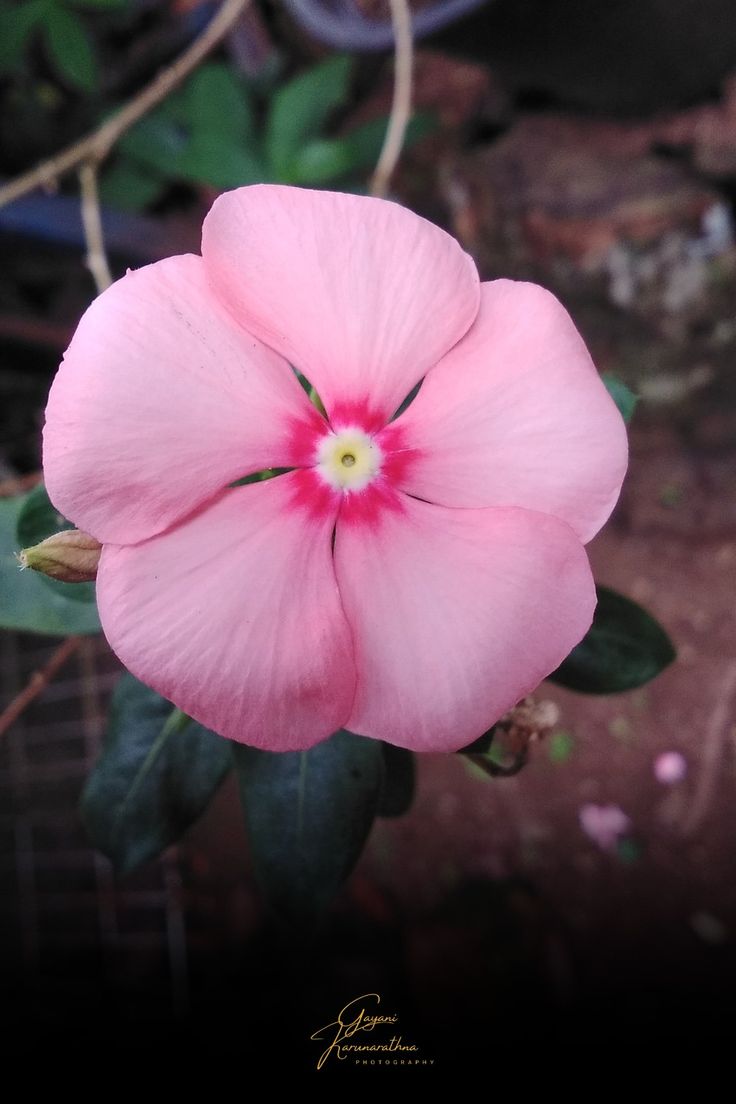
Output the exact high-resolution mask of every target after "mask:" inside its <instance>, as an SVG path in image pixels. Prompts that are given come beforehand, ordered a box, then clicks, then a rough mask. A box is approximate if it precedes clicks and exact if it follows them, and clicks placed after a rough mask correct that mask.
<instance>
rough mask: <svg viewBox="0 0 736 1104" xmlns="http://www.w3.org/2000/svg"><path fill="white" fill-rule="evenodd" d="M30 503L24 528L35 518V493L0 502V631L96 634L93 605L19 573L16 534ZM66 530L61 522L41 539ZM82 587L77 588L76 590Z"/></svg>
mask: <svg viewBox="0 0 736 1104" xmlns="http://www.w3.org/2000/svg"><path fill="white" fill-rule="evenodd" d="M32 496H33V498H32ZM29 500H30V501H31V506H30V507H28V509H29V511H30V512H29V513H28V514H26V516H25V520H24V525H26V524H30V520H29V519H30V517H31V515H34V516H37V515H36V506H37V505H38V504H39V500H40V495H39V494H38V492H37V491H31V493H30V494H29V495H23V496H19V497H18V498H4V499H0V628H3V629H16V630H19V631H22V632H37V633H45V634H48V635H50V636H67V635H68V634H70V633H95V632H99V630H100V622H99V618H98V616H97V609H96V607H95V605H94V604H93V603H91V602H89V601H79V598H78V596H77V595H76V594H75V595H74V596H73V597H72V596H70V591H71V590H72V587H71V584H68V583H58V582H54V580H50V579H44V578H42V577H41V576H40V575H37V574H36V573H35V572H33V571H21V570H20V567H19V565H18V560H17V553H18V552H19V551H20V549H21V547H22V545H23V544H24V543H25V542H22V541H19V540H18V536H17V530H18V525H19V523H20V520H21V517H22V516H23V514H24V511H25V508H26V506H27V504H28V502H29ZM47 501H48V500H47ZM34 503H35V505H34ZM56 517H57V518H58V517H59V515H56ZM65 527H68V523H66V522H64V519H63V518H61V524H59V523H58V522H57V523H56V525H55V526H52V528H50V529H48V531H46V532H45V533H44V534H43V536H50V534H51V533H52V532H58V530H59V529H60V528H65ZM24 531H25V529H24ZM85 585H86V584H78V586H79V587H84V586H85Z"/></svg>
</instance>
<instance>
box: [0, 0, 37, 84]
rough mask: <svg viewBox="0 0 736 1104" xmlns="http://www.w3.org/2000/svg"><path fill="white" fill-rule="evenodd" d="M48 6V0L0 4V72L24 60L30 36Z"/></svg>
mask: <svg viewBox="0 0 736 1104" xmlns="http://www.w3.org/2000/svg"><path fill="white" fill-rule="evenodd" d="M48 7H49V4H48V0H30V3H28V4H2V5H0V72H7V71H8V70H9V69H12V68H13V66H14V65H17V63H18V62H19V61H21V60H22V58H23V54H24V53H25V49H26V47H27V45H28V42H29V40H30V37H31V35H32V34H33V31H34V30H35V29H36V27H37V26H38V24H39V23H40V22H41V20H42V19H43V18H44V16H45V15H46V12H47V11H48Z"/></svg>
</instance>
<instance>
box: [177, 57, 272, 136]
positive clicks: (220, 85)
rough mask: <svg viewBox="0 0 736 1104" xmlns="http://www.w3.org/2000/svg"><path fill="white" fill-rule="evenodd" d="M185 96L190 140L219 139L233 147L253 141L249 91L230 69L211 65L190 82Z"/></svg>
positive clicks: (253, 130)
mask: <svg viewBox="0 0 736 1104" xmlns="http://www.w3.org/2000/svg"><path fill="white" fill-rule="evenodd" d="M184 95H185V102H186V109H187V120H188V122H189V125H190V128H191V133H192V137H193V139H194V140H195V141H196V140H197V139H198V138H199V137H202V136H209V137H214V136H216V137H218V138H221V139H224V140H226V141H227V142H231V143H233V144H234V145H242V144H243V143H244V142H246V143H249V144H250V143H252V142H254V141H255V136H256V130H255V116H254V112H253V103H252V101H251V98H250V94H249V92H248V89H247V88H246V86H245V85H244V84H243V82H242V81H240V80H238V78H237V77H236V76H235V73H234V72H233V70H232V69H231V68H230V66H229V65H226V64H224V63H223V62H210V64H209V65H205V66H203V67H202V68H201V69H199V70H197V72H196V73H195V74H194V75H193V76H192V77H191V78H190V80H189V81H188V82H187V84H186V85H185V86H184Z"/></svg>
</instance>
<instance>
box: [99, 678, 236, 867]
mask: <svg viewBox="0 0 736 1104" xmlns="http://www.w3.org/2000/svg"><path fill="white" fill-rule="evenodd" d="M231 766H232V760H231V756H230V745H229V742H228V741H227V740H224V739H223V738H222V737H221V736H217V735H216V734H215V733H214V732H210V731H209V729H206V728H203V727H202V725H200V724H197V723H196V721H193V720H192V719H191V718H190V717H187V716H186V715H185V714H184V713H182V712H180V710H178V709H174V707H173V706H172V705H171V703H170V702H168V701H166V700H165V699H164V698H162V697H161V696H160V695H159V694H157V693H156V692H155V691H153V690H149V689H148V687H147V686H144V685H143V684H142V683H140V682H138V680H137V679H134V678H133V676H132V675H128V674H126V675H123V677H122V678H121V680H120V682H119V683H118V686H117V687H116V690H115V693H114V695H113V700H112V708H111V711H110V719H109V723H108V729H107V736H106V738H105V742H104V745H103V748H102V754H101V756H100V758H99V760H98V762H97V764H96V765H95V768H94V770H93V771H92V774H91V775H90V777H89V779H88V780H87V785H86V786H85V789H84V794H83V796H82V816H83V819H84V822H85V825H86V827H87V831H88V833H89V835H90V838H91V840H92V842H93V843H94V845H95V846H96V847H97V848H99V850H100V851H102V852H104V854H106V855H107V856H108V858H110V859H111V860H112V862H113V864H114V865H115V869H116V870H117V871H118V872H119V873H121V874H126V873H128V872H129V871H131V870H134V869H135V868H136V867H138V866H140V865H141V864H142V863H145V862H148V861H150V860H151V859H154V858H156V856H158V855H159V854H160V853H161V852H162V851H163V850H164V848H166V847H168V846H169V845H170V844H172V843H175V842H176V840H178V839H179V838H180V837H181V835H182V834H183V833H184V832H185V831H186V830H187V828H189V827H190V825H192V824H193V823H194V821H195V820H197V818H198V817H199V816H201V814H202V813H203V812H204V810H205V808H206V807H207V805H208V804H209V801H210V799H211V798H212V796H213V794H214V793H215V791H216V790H217V788H218V787H219V786H220V784H221V782H222V781H223V779H224V777H225V775H226V774H227V773H228V771H229V770H230V768H231Z"/></svg>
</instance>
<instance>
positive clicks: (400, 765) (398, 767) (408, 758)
mask: <svg viewBox="0 0 736 1104" xmlns="http://www.w3.org/2000/svg"><path fill="white" fill-rule="evenodd" d="M383 766H384V775H383V786H382V787H381V797H380V800H379V803H378V815H379V816H382V817H398V816H403V815H404V813H408V811H409V809H410V808H411V804H412V802H413V800H414V791H415V789H416V769H415V765H414V755H413V754H412V752H410V751H407V750H406V749H405V748H400V747H394V746H393V744H383Z"/></svg>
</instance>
